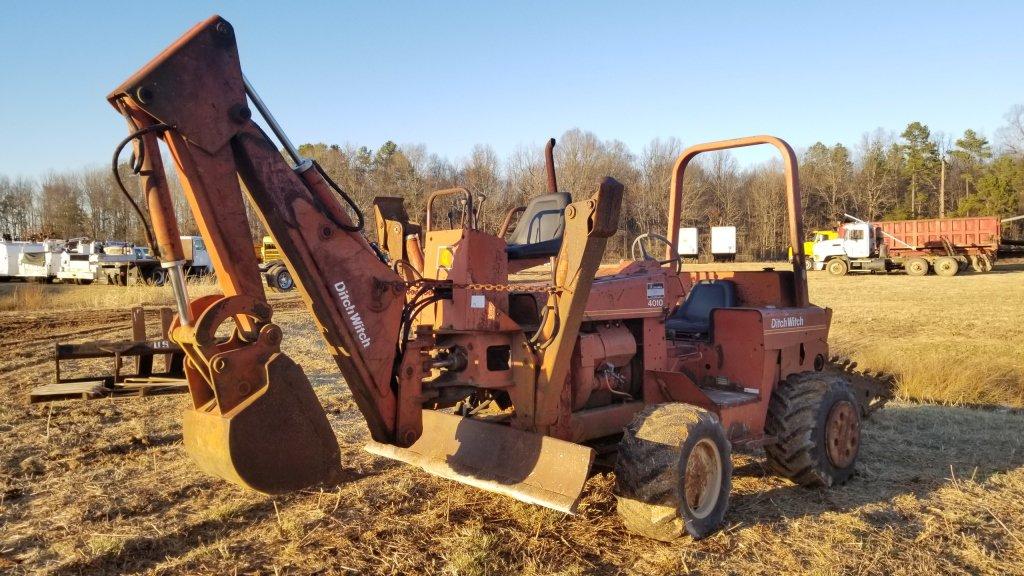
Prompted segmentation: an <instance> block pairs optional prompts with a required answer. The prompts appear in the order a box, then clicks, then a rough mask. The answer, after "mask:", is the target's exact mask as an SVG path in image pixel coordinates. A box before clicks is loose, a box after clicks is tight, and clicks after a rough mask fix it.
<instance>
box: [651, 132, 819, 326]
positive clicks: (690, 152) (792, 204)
mask: <svg viewBox="0 0 1024 576" xmlns="http://www.w3.org/2000/svg"><path fill="white" fill-rule="evenodd" d="M758 144H770V145H772V146H775V148H777V149H778V151H779V152H780V153H782V162H783V166H785V170H786V208H787V209H788V212H789V246H790V248H792V250H793V257H792V261H791V262H790V263H791V264H792V265H793V275H794V282H793V302H794V303H795V304H796V306H798V307H801V308H802V307H805V306H808V305H809V299H808V297H807V270H805V269H804V245H803V242H801V239H802V238H803V237H804V224H803V209H802V208H801V206H800V176H799V172H798V169H797V159H796V153H794V152H793V148H791V147H790V145H789V144H787V143H786V141H785V140H782V139H781V138H776V137H775V136H767V135H761V136H747V137H746V138H735V139H732V140H719V141H717V142H706V143H704V144H696V145H694V146H690V147H689V148H687V149H686V150H684V151H683V153H682V154H680V155H679V157H678V158H676V163H675V166H674V167H673V169H672V183H671V185H670V188H669V199H668V234H666V236H668V238H669V240H671V241H672V244H671V246H668V247H666V249H665V257H666V258H671V257H672V254H671V251H672V249H673V248H674V247H675V246H676V245H677V244H678V243H679V222H680V208H681V207H682V202H683V174H684V173H685V172H686V167H687V166H688V165H689V164H690V161H691V160H693V158H694V157H695V156H697V155H698V154H701V153H703V152H715V151H718V150H728V149H730V148H744V147H746V146H757V145H758Z"/></svg>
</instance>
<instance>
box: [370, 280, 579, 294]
mask: <svg viewBox="0 0 1024 576" xmlns="http://www.w3.org/2000/svg"><path fill="white" fill-rule="evenodd" d="M388 284H389V285H391V286H398V287H401V288H406V289H410V288H414V287H416V286H436V287H446V288H462V289H467V290H475V291H478V292H547V293H549V294H551V293H555V292H559V291H560V290H561V288H560V287H558V286H552V285H550V284H488V283H484V284H478V283H473V282H469V283H460V282H446V281H444V280H434V279H432V278H418V279H416V280H402V281H393V282H388Z"/></svg>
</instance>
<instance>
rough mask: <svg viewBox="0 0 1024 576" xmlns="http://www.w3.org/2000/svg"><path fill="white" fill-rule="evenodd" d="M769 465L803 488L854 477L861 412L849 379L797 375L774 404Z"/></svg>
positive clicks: (783, 386)
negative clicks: (775, 439)
mask: <svg viewBox="0 0 1024 576" xmlns="http://www.w3.org/2000/svg"><path fill="white" fill-rule="evenodd" d="M765 432H767V433H768V435H770V436H774V437H775V438H777V440H778V441H777V442H776V443H775V444H769V445H767V446H765V454H766V455H767V456H768V466H769V467H770V468H771V469H772V470H774V471H775V472H776V473H777V474H779V475H780V476H785V477H786V478H789V479H790V480H792V481H793V482H795V483H797V484H800V485H801V486H833V485H836V484H842V483H844V482H846V481H847V480H849V478H850V476H852V475H853V472H854V467H855V466H856V463H857V455H858V454H859V452H860V409H859V407H858V405H857V400H856V398H855V397H854V395H853V392H852V391H851V390H850V387H849V385H848V384H847V383H846V380H844V379H843V378H841V377H839V376H837V375H835V374H826V373H822V372H804V373H802V374H794V375H792V376H790V377H789V378H787V379H786V380H785V381H784V382H782V383H781V384H779V386H778V388H776V389H775V392H774V393H772V398H771V402H770V403H769V405H768V419H767V422H766V423H765Z"/></svg>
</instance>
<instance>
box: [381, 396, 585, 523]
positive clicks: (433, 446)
mask: <svg viewBox="0 0 1024 576" xmlns="http://www.w3.org/2000/svg"><path fill="white" fill-rule="evenodd" d="M366 450H367V451H368V452H371V453H373V454H376V455H378V456H384V457H386V458H392V459H394V460H399V461H402V462H406V463H408V464H413V465H415V466H419V467H420V468H422V469H423V470H425V471H427V472H429V473H431V474H434V475H436V476H440V477H442V478H448V479H450V480H456V481H458V482H463V483H465V484H469V485H470V486H475V487H477V488H482V489H484V490H489V491H491V492H497V493H498V494H504V495H506V496H511V497H513V498H515V499H517V500H521V501H523V502H527V503H529V504H539V505H541V506H546V507H548V508H552V509H554V510H558V511H560V512H566V513H573V512H575V509H576V503H577V501H578V500H579V497H580V494H581V493H582V492H583V485H584V483H585V482H586V480H587V474H588V473H589V471H590V465H591V463H592V462H593V460H594V451H593V449H591V448H587V447H586V446H581V445H579V444H573V443H572V442H566V441H564V440H558V439H555V438H551V437H548V436H543V435H540V434H536V433H532V432H523V431H521V430H515V429H512V428H509V427H507V426H502V425H499V424H490V423H486V422H480V421H478V420H470V419H468V418H461V417H459V416H453V415H451V414H444V413H442V412H437V411H434V410H424V411H423V435H422V436H420V439H419V440H417V441H416V443H415V444H413V445H412V446H410V447H408V448H399V447H398V446H393V445H390V444H381V443H378V442H370V443H369V444H367V446H366Z"/></svg>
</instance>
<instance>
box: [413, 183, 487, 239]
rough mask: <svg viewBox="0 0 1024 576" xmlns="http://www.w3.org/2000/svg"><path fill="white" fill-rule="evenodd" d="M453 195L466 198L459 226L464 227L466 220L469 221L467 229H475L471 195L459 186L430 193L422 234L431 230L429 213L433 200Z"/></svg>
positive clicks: (430, 215)
mask: <svg viewBox="0 0 1024 576" xmlns="http://www.w3.org/2000/svg"><path fill="white" fill-rule="evenodd" d="M455 194H460V195H462V196H465V197H466V211H465V213H464V214H463V215H462V224H461V225H462V226H463V227H465V226H466V220H469V227H470V228H476V222H475V221H476V215H475V213H474V212H473V194H472V193H471V192H470V191H469V190H466V189H465V188H463V187H462V186H459V187H457V188H446V189H444V190H438V191H437V192H434V193H432V194H431V195H430V196H429V197H428V198H427V214H426V217H425V220H426V222H424V226H423V229H424V232H430V231H431V230H433V222H431V220H432V214H431V213H432V212H433V206H434V200H437V199H438V198H441V197H443V196H452V195H455Z"/></svg>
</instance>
